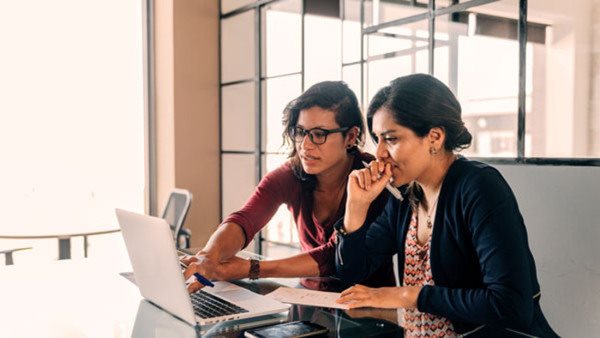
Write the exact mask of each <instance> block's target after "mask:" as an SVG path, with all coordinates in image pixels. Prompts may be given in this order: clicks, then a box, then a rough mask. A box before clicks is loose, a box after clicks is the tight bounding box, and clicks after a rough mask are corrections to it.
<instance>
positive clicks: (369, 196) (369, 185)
mask: <svg viewBox="0 0 600 338" xmlns="http://www.w3.org/2000/svg"><path fill="white" fill-rule="evenodd" d="M391 177H392V167H391V165H390V164H389V163H384V162H379V161H371V163H370V164H369V167H368V168H364V169H358V170H353V171H352V172H351V173H350V177H349V178H348V201H349V202H350V203H351V204H353V205H367V206H368V205H371V203H372V202H373V201H374V200H375V199H376V198H377V196H379V194H381V192H382V191H383V189H385V186H386V184H388V182H389V181H390V178H391Z"/></svg>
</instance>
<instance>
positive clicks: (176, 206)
mask: <svg viewBox="0 0 600 338" xmlns="http://www.w3.org/2000/svg"><path fill="white" fill-rule="evenodd" d="M191 203H192V193H190V192H189V191H188V190H185V189H173V190H172V191H171V194H170V195H169V200H168V201H167V205H166V206H165V210H164V211H163V215H162V218H163V219H165V220H166V221H167V223H169V225H170V226H171V231H173V238H174V240H175V245H176V246H177V247H178V248H179V247H181V246H182V245H181V243H182V240H181V238H180V237H181V236H182V235H186V236H187V238H186V239H185V241H187V242H189V235H190V232H189V231H185V229H183V222H185V217H186V216H187V213H188V210H189V209H190V204H191Z"/></svg>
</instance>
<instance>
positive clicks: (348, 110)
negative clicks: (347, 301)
mask: <svg viewBox="0 0 600 338" xmlns="http://www.w3.org/2000/svg"><path fill="white" fill-rule="evenodd" d="M283 124H284V126H285V132H284V134H283V137H284V139H285V143H286V144H288V145H290V146H291V152H290V154H289V160H288V161H287V162H286V163H284V164H283V165H281V166H280V167H279V168H277V169H275V170H273V171H272V172H270V173H268V174H267V175H266V176H265V177H264V178H263V179H262V180H261V182H260V183H259V185H258V187H257V188H256V190H255V191H254V193H253V195H252V196H251V197H250V199H249V200H248V201H247V202H246V204H245V205H244V206H243V207H242V209H241V210H239V211H237V212H234V213H232V214H231V215H229V216H227V217H226V218H225V220H224V221H223V223H221V224H220V225H219V227H218V229H217V230H216V232H215V233H214V234H213V235H212V236H211V238H210V239H209V241H208V243H207V244H206V246H205V247H204V248H203V249H202V250H201V251H200V252H198V253H197V254H196V255H195V256H191V257H190V256H188V257H185V258H183V262H184V263H186V264H189V267H188V268H187V269H186V271H185V272H184V276H185V277H186V279H187V278H189V277H190V276H192V275H193V274H194V273H195V272H198V273H200V274H202V275H204V276H205V277H207V278H209V279H215V280H228V279H241V278H247V277H249V278H250V279H256V278H259V277H329V276H332V275H334V273H335V258H334V256H335V243H334V240H335V238H334V236H333V233H334V231H333V224H334V223H335V222H336V221H337V220H338V219H339V218H340V217H342V216H343V215H344V206H345V205H346V201H345V200H346V184H347V180H348V174H349V173H350V172H351V171H352V170H355V169H358V168H362V167H363V164H362V162H363V161H367V162H370V161H371V160H373V157H372V156H371V155H368V154H365V153H362V152H361V151H360V150H359V146H360V145H361V143H362V142H363V140H364V135H363V133H364V129H365V128H364V122H363V118H362V114H361V112H360V108H359V106H358V101H357V99H356V96H355V95H354V93H353V92H352V90H350V88H348V86H347V85H346V84H345V83H343V82H321V83H318V84H315V85H314V86H312V87H310V88H309V89H308V90H307V91H306V92H304V93H303V94H302V95H300V96H299V97H298V98H296V99H295V100H292V101H291V102H290V103H289V104H288V105H287V107H286V109H285V111H284V114H283ZM378 195H379V196H378V197H377V198H376V199H375V202H374V203H373V204H372V206H371V207H370V208H369V211H368V216H367V217H369V218H370V217H374V216H375V215H377V214H378V213H379V212H381V210H382V208H383V206H384V204H385V199H386V198H387V193H385V192H384V193H382V194H378ZM282 204H285V205H286V206H287V208H288V210H290V212H291V214H292V216H293V218H294V220H295V224H296V227H297V230H298V238H299V240H300V244H301V247H302V253H300V254H298V255H296V256H292V257H288V258H283V259H274V260H266V261H260V262H258V261H256V260H245V259H241V258H237V257H235V254H236V253H237V252H238V251H240V250H242V249H243V248H245V247H246V246H247V245H248V243H249V242H250V241H251V240H252V238H253V237H254V235H255V234H257V233H258V232H259V231H260V230H261V229H262V228H263V227H264V226H265V225H266V224H267V222H268V221H269V220H270V219H271V217H273V215H274V214H275V212H276V211H277V209H278V208H279V206H280V205H282ZM387 263H388V264H384V265H383V266H382V267H381V268H380V269H379V270H378V271H377V272H375V273H374V275H373V276H372V277H371V278H370V279H366V280H363V281H362V282H363V283H365V284H367V285H372V286H384V285H395V279H394V276H393V269H392V264H391V258H390V259H389V261H388V262H387ZM326 280H327V278H313V279H308V278H305V279H301V284H302V285H304V286H305V287H308V288H315V289H316V288H319V289H324V288H331V287H336V286H335V285H331V283H327V282H325V281H326ZM373 281H375V282H373ZM333 284H339V283H333ZM341 286H343V283H342V285H338V286H337V287H341ZM201 287H202V285H201V284H200V283H199V282H195V283H192V284H190V286H189V288H188V290H189V291H190V292H193V291H196V290H197V289H199V288H201Z"/></svg>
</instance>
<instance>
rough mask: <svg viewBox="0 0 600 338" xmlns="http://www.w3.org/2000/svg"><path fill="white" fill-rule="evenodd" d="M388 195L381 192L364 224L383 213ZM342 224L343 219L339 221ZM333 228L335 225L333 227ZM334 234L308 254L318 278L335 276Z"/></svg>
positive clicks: (335, 240)
mask: <svg viewBox="0 0 600 338" xmlns="http://www.w3.org/2000/svg"><path fill="white" fill-rule="evenodd" d="M388 197H389V194H388V192H387V191H385V190H384V191H383V192H382V193H381V194H380V195H379V196H378V197H377V199H376V200H375V201H374V202H373V203H372V204H371V206H370V207H369V211H368V212H367V219H366V221H365V223H366V224H371V223H372V222H373V221H374V220H375V219H376V218H377V217H378V216H379V215H380V214H381V212H382V211H383V209H384V208H385V205H386V201H387V200H388ZM341 221H342V222H343V218H342V219H341ZM334 226H335V225H334ZM336 233H337V232H334V233H333V234H331V237H330V238H329V241H327V243H325V244H323V245H321V246H319V247H316V248H314V249H312V250H310V251H308V253H309V254H310V255H311V257H312V258H313V259H314V260H315V261H316V262H317V263H318V264H319V273H320V276H333V275H335V274H336V268H335V252H336V242H337V238H336Z"/></svg>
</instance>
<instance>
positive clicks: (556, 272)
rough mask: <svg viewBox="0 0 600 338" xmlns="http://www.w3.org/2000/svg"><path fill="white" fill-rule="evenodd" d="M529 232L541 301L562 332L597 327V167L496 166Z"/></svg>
mask: <svg viewBox="0 0 600 338" xmlns="http://www.w3.org/2000/svg"><path fill="white" fill-rule="evenodd" d="M495 167H496V168H498V169H499V170H500V171H501V172H502V174H503V175H504V177H505V178H506V180H507V181H508V182H509V184H510V185H511V187H512V189H513V191H514V193H515V195H516V196H517V200H518V202H519V206H520V209H521V213H522V214H523V217H524V219H525V224H526V226H527V231H528V233H529V245H530V246H531V250H532V252H533V255H534V258H535V261H536V265H537V272H538V278H539V281H540V284H541V288H542V298H541V304H542V308H543V310H544V313H545V315H546V317H547V319H548V321H549V322H550V324H551V325H552V327H553V328H554V329H555V330H556V331H557V332H558V333H559V334H560V335H561V336H563V337H596V336H597V335H598V332H600V203H599V202H598V200H599V197H600V168H599V167H569V166H560V167H557V166H516V165H502V166H500V165H496V166H495Z"/></svg>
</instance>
